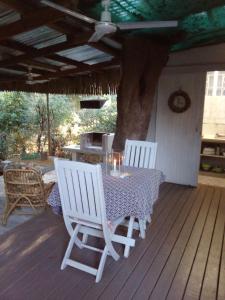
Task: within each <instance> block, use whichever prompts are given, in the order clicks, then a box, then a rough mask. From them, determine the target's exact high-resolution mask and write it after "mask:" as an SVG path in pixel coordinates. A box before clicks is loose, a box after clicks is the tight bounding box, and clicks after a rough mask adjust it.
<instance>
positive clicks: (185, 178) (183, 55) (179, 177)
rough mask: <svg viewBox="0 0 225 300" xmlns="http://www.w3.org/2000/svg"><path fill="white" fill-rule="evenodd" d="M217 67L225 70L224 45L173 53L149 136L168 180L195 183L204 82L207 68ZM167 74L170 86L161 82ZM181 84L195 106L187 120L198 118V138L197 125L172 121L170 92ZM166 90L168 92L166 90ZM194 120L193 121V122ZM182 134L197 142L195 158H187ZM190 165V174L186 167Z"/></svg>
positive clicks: (161, 85) (163, 75)
mask: <svg viewBox="0 0 225 300" xmlns="http://www.w3.org/2000/svg"><path fill="white" fill-rule="evenodd" d="M215 70H225V44H220V45H217V46H207V47H201V48H196V49H191V50H185V51H182V52H177V53H172V54H171V55H170V58H169V61H168V64H167V66H166V68H165V69H164V71H163V73H162V76H161V78H160V80H159V85H158V90H157V95H156V102H155V105H154V108H153V112H152V118H151V122H150V124H149V133H148V137H147V139H148V140H156V142H158V147H159V148H158V155H157V168H158V169H160V170H162V171H163V172H164V174H165V175H166V177H167V181H169V182H175V183H182V184H187V185H189V184H190V185H195V184H194V182H196V180H197V173H198V163H199V155H200V139H201V123H202V115H203V105H204V101H203V100H204V82H203V81H204V80H205V79H204V78H205V75H206V72H207V71H215ZM165 76H167V78H168V86H167V88H165V85H164V84H161V83H162V81H164V82H165ZM198 80H199V85H198ZM190 81H191V83H190ZM179 87H181V88H182V90H184V91H187V92H188V94H189V95H191V99H192V107H191V109H190V111H189V113H188V118H187V119H188V120H189V121H188V122H192V123H193V122H194V121H195V124H197V127H196V131H197V140H198V141H197V140H196V135H195V134H194V133H193V129H194V127H193V126H189V124H188V123H187V122H183V121H182V118H181V120H180V121H178V120H176V121H175V122H174V124H173V123H172V122H173V121H174V120H173V119H171V114H170V111H169V109H168V105H167V101H168V95H169V94H170V93H172V92H174V91H175V90H176V89H179ZM162 89H163V90H162ZM165 89H166V91H164V90H165ZM195 107H196V109H195ZM183 116H185V115H183ZM172 117H174V115H172ZM181 117H182V115H181ZM176 118H179V116H176ZM196 118H197V120H196ZM192 123H190V124H191V125H192ZM183 133H185V135H187V136H188V143H189V145H194V149H195V150H194V151H193V152H192V153H191V155H192V156H193V157H192V158H190V157H189V159H186V153H185V149H186V146H185V145H184V143H183V140H182V135H183ZM168 135H170V136H168ZM183 138H184V137H183ZM190 148H191V147H190ZM168 149H169V151H168ZM189 151H190V150H189ZM182 157H183V163H182ZM177 158H179V159H177ZM190 161H192V162H191V164H192V165H190ZM188 164H189V170H188V172H189V173H188V172H187V169H186V168H188ZM175 165H176V166H175ZM187 173H188V175H187Z"/></svg>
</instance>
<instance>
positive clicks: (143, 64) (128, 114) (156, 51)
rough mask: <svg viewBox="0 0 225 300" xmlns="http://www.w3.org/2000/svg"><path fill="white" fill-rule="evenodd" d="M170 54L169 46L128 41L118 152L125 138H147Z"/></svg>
mask: <svg viewBox="0 0 225 300" xmlns="http://www.w3.org/2000/svg"><path fill="white" fill-rule="evenodd" d="M168 53H169V44H168V43H160V42H157V41H152V40H149V39H144V38H130V39H127V40H126V41H125V43H124V47H123V53H122V76H121V81H120V85H119V90H118V95H117V111H118V115H117V126H116V133H115V138H114V142H113V149H114V150H115V151H122V150H123V149H124V145H125V140H126V139H133V140H145V139H146V135H147V132H148V126H149V122H150V116H151V110H152V104H153V100H154V96H155V90H156V87H157V84H158V80H159V76H160V74H161V71H162V69H163V67H164V66H165V65H166V63H167V60H168Z"/></svg>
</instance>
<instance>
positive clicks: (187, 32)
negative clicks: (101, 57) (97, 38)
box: [79, 0, 225, 51]
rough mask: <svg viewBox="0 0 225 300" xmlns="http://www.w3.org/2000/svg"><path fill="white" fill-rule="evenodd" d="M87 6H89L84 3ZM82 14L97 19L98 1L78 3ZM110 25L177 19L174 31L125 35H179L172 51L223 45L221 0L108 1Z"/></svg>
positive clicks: (224, 7)
mask: <svg viewBox="0 0 225 300" xmlns="http://www.w3.org/2000/svg"><path fill="white" fill-rule="evenodd" d="M87 3H89V5H88V4H87ZM79 7H80V9H82V11H85V12H86V13H87V14H89V15H90V16H92V17H94V18H96V19H97V20H99V18H100V13H101V11H102V6H101V1H94V3H93V4H92V5H90V2H88V1H80V5H79ZM110 11H111V13H112V20H113V22H132V21H146V20H178V21H179V26H178V28H176V29H168V28H164V29H151V30H134V31H132V32H126V34H131V35H134V34H140V33H142V34H148V35H158V34H160V35H164V36H171V35H174V34H176V33H178V32H183V33H184V34H183V38H182V40H180V42H177V43H176V44H174V45H173V46H172V49H171V50H172V51H175V50H182V49H187V48H191V47H195V46H201V45H207V44H217V43H221V42H225V0H223V1H221V0H217V1H213V0H211V1H210V0H200V1H198V0H111V6H110Z"/></svg>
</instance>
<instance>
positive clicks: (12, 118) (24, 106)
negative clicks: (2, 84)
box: [0, 92, 31, 153]
mask: <svg viewBox="0 0 225 300" xmlns="http://www.w3.org/2000/svg"><path fill="white" fill-rule="evenodd" d="M0 107H1V111H0V132H1V133H3V132H4V133H5V134H6V135H7V144H9V145H10V147H9V145H8V147H5V149H6V150H5V151H7V148H8V149H9V148H10V150H11V152H14V153H17V152H21V151H24V150H25V149H24V147H25V144H24V142H25V140H26V139H27V138H28V136H30V133H29V131H30V129H31V128H30V113H29V106H28V102H27V99H26V98H25V97H24V96H23V94H22V93H14V92H4V93H1V94H0Z"/></svg>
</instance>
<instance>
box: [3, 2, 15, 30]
mask: <svg viewBox="0 0 225 300" xmlns="http://www.w3.org/2000/svg"><path fill="white" fill-rule="evenodd" d="M19 19H20V14H19V13H17V12H15V11H13V10H11V9H9V8H8V7H7V6H6V5H4V4H2V3H0V26H3V25H7V24H10V23H13V22H16V21H18V20H19Z"/></svg>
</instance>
